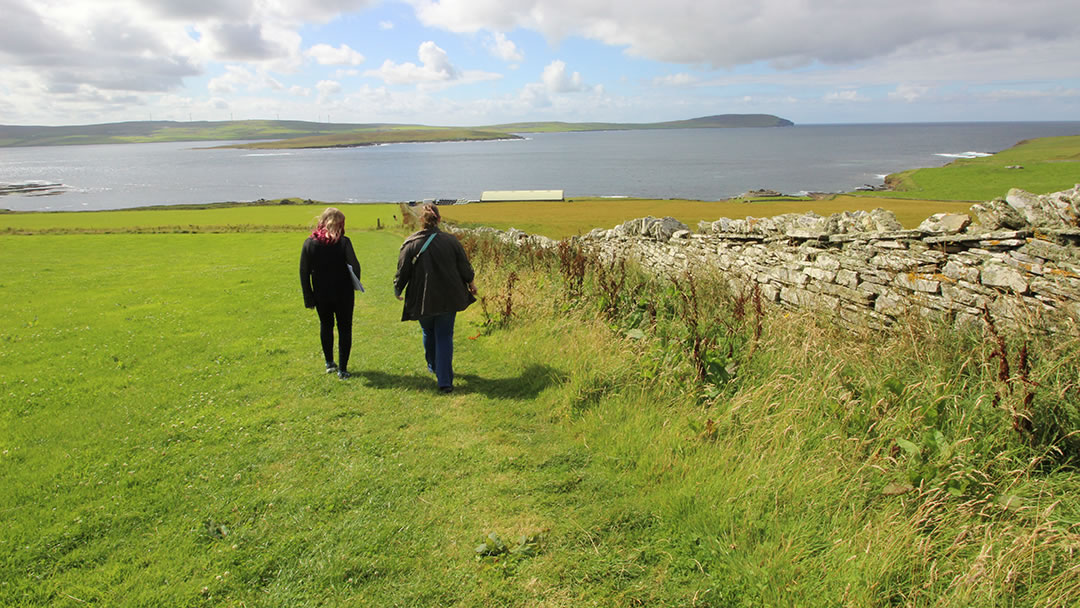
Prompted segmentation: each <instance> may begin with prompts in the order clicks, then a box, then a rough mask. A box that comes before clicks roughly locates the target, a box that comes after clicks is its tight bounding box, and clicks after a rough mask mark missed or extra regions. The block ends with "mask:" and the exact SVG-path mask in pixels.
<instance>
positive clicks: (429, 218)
mask: <svg viewBox="0 0 1080 608" xmlns="http://www.w3.org/2000/svg"><path fill="white" fill-rule="evenodd" d="M440 220H442V217H441V216H440V215H439V208H438V207H436V206H435V205H432V204H431V203H428V204H426V205H424V207H423V209H421V210H420V225H421V226H423V227H424V230H435V229H436V228H438V227H439V221H440Z"/></svg>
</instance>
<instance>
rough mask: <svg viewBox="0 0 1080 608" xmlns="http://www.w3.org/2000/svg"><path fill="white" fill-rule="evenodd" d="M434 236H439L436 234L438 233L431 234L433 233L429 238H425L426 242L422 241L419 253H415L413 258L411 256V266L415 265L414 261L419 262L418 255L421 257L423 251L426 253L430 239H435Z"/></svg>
mask: <svg viewBox="0 0 1080 608" xmlns="http://www.w3.org/2000/svg"><path fill="white" fill-rule="evenodd" d="M436 234H439V233H438V232H433V233H432V234H431V236H429V237H427V240H426V241H424V246H423V247H421V248H420V251H419V253H417V254H416V255H414V256H413V259H412V263H413V264H416V260H419V259H420V255H421V254H422V253H424V251H426V250H427V246H428V245H430V244H431V241H432V239H434V238H435V235H436Z"/></svg>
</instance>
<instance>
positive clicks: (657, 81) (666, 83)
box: [652, 72, 698, 87]
mask: <svg viewBox="0 0 1080 608" xmlns="http://www.w3.org/2000/svg"><path fill="white" fill-rule="evenodd" d="M652 82H653V84H654V85H656V86H661V87H684V86H687V85H691V84H694V83H696V82H698V79H697V77H695V76H693V75H691V74H687V73H686V72H682V73H679V74H668V75H666V76H658V77H656V78H654V79H653V81H652Z"/></svg>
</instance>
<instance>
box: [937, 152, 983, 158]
mask: <svg viewBox="0 0 1080 608" xmlns="http://www.w3.org/2000/svg"><path fill="white" fill-rule="evenodd" d="M934 156H944V157H945V158H985V157H987V156H993V154H988V153H986V152H938V153H937V154H934Z"/></svg>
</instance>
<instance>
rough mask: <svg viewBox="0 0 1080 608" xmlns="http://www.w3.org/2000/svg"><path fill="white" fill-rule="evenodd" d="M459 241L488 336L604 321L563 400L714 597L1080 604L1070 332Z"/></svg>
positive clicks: (1079, 358)
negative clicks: (860, 308) (853, 308)
mask: <svg viewBox="0 0 1080 608" xmlns="http://www.w3.org/2000/svg"><path fill="white" fill-rule="evenodd" d="M460 237H461V239H462V241H463V243H464V244H465V246H466V249H467V250H468V251H469V253H470V255H471V256H473V261H474V265H475V266H476V267H477V269H478V283H479V284H480V288H481V291H482V292H483V293H484V294H485V295H486V297H487V306H488V313H487V318H488V319H489V320H490V321H491V331H493V332H499V331H526V328H533V329H532V330H533V331H544V329H543V328H545V327H547V326H548V325H550V324H551V323H554V322H556V321H553V320H552V319H558V320H565V319H568V318H570V319H576V320H577V322H578V323H581V324H585V325H589V324H594V325H595V324H598V325H600V326H602V327H604V328H606V332H607V336H608V337H607V338H605V340H610V344H611V347H610V348H613V349H619V351H620V352H621V356H622V357H624V358H625V360H626V361H627V362H628V364H627V365H626V366H625V368H622V369H621V370H620V371H619V373H618V376H617V377H612V376H609V375H593V376H589V377H587V378H585V379H583V380H580V382H581V385H582V388H581V391H580V399H576V400H575V401H574V402H573V403H569V404H567V407H566V409H565V411H564V412H563V413H564V414H565V415H566V416H567V421H568V423H569V424H575V425H578V426H579V428H580V433H581V434H582V437H583V440H584V441H585V442H586V444H587V445H589V446H594V447H593V449H594V450H595V451H596V452H598V453H599V454H600V455H601V456H602V457H603V458H607V459H610V461H611V462H612V463H613V465H612V466H613V467H617V468H618V470H619V471H621V472H620V473H619V474H620V475H622V476H623V477H624V479H625V483H626V484H627V487H632V488H635V489H636V491H637V492H640V493H642V494H643V495H644V496H645V497H646V500H647V501H648V502H649V504H651V505H652V508H653V516H654V517H655V519H656V521H660V522H664V523H663V525H664V526H667V527H668V528H669V531H668V537H669V538H671V539H672V540H671V541H670V545H668V546H665V547H664V548H663V551H664V552H669V553H671V554H675V555H678V556H681V558H682V559H686V560H689V562H688V563H690V564H692V566H693V568H692V570H693V571H694V572H698V573H700V574H702V575H704V576H706V577H709V578H710V579H711V580H713V583H714V585H713V591H711V593H712V596H711V598H712V599H711V600H710V601H711V602H712V603H713V604H716V605H851V606H896V605H900V606H923V605H934V606H975V605H998V604H1000V601H1001V598H1004V597H1007V598H1010V599H1009V603H1010V605H1018V606H1063V605H1070V604H1075V603H1076V602H1080V567H1077V566H1076V563H1077V562H1076V552H1077V550H1078V548H1080V523H1078V522H1080V498H1078V496H1080V478H1078V474H1077V466H1078V465H1080V338H1078V337H1077V336H1075V335H1070V336H1062V335H1046V334H1045V332H1042V331H1034V330H1032V329H1031V328H1025V327H1023V326H1020V325H1016V324H1010V325H1009V326H1007V327H1006V326H1004V325H1002V324H1000V323H998V322H996V320H995V318H994V317H993V315H991V314H990V313H989V312H984V314H983V315H982V317H981V320H980V322H979V323H971V324H967V325H961V326H957V325H954V324H952V323H946V322H943V321H942V320H940V319H935V318H928V317H926V316H924V315H920V314H915V313H902V312H901V313H897V314H898V317H897V318H898V322H897V323H894V324H892V325H891V326H889V327H885V328H882V327H875V326H872V325H871V324H869V323H863V324H860V323H852V322H850V321H841V322H838V321H837V319H836V317H834V316H832V315H827V314H820V313H815V312H812V311H805V310H803V311H793V310H790V309H787V308H784V307H782V306H780V305H778V304H775V303H773V302H770V298H767V297H763V294H762V290H761V289H760V286H755V285H753V284H751V285H750V286H748V287H739V286H738V285H739V284H735V286H733V284H732V283H731V282H730V281H729V278H730V277H728V276H725V275H724V274H720V273H712V272H707V271H705V270H704V269H701V268H698V269H693V270H685V271H683V272H681V273H675V274H669V275H667V276H669V277H670V278H661V277H658V276H657V275H655V274H651V273H647V272H645V271H643V269H642V268H641V267H640V266H638V265H637V263H636V262H635V261H634V260H632V259H629V258H624V257H611V256H607V257H600V256H599V255H597V254H596V253H595V249H593V250H590V249H585V248H582V247H581V244H580V243H578V242H574V241H563V242H560V243H558V244H556V245H555V246H550V247H535V246H532V247H527V248H522V247H518V246H517V245H514V244H509V243H507V242H505V241H503V240H500V239H499V238H497V237H496V236H492V235H485V234H482V233H480V234H476V233H469V232H462V233H461V234H460ZM511 302H512V309H511ZM560 322H561V321H560ZM571 381H577V380H571ZM668 575H669V576H679V574H678V571H677V569H676V570H673V571H671V572H669V573H668Z"/></svg>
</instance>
